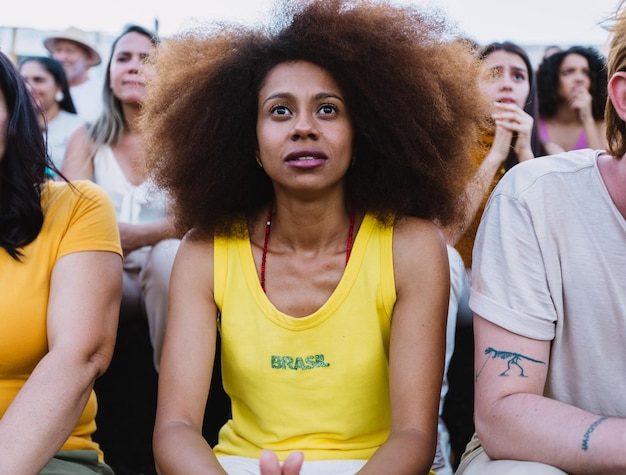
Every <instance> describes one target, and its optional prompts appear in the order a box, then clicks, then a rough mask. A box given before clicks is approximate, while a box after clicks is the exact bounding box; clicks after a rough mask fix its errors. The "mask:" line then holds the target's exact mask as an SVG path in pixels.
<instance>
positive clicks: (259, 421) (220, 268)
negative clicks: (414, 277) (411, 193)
mask: <svg viewBox="0 0 626 475" xmlns="http://www.w3.org/2000/svg"><path fill="white" fill-rule="evenodd" d="M392 234H393V228H392V227H381V225H380V224H379V223H378V222H377V221H376V219H375V218H374V217H373V216H370V215H366V216H365V219H364V220H363V223H362V224H361V227H360V229H359V231H358V234H357V237H356V239H355V242H354V247H353V249H352V253H351V255H350V261H349V262H348V265H347V266H346V269H345V271H344V275H343V277H342V278H341V281H340V282H339V284H338V286H337V288H336V289H335V291H334V293H333V294H332V295H331V296H330V298H329V299H328V301H327V302H326V303H325V304H324V305H323V306H322V307H321V308H320V309H318V310H317V311H316V312H314V313H313V314H311V315H308V316H305V317H303V318H294V317H291V316H289V315H286V314H284V313H282V312H280V311H279V310H277V309H276V308H275V307H274V306H273V305H272V303H271V302H270V301H269V300H268V298H267V297H266V295H265V293H264V292H263V290H262V289H261V285H260V283H259V278H258V275H257V272H256V269H255V266H254V260H253V257H252V252H251V247H250V242H249V239H248V238H244V239H234V238H233V239H228V240H226V239H216V241H215V299H216V302H217V304H218V308H219V309H220V311H221V320H220V334H221V337H222V371H223V383H224V388H225V390H226V392H227V393H228V394H229V396H230V398H231V402H232V419H231V420H230V421H228V422H227V423H226V424H225V425H224V427H222V429H221V431H220V434H219V444H218V445H217V446H216V447H215V453H216V454H217V455H219V456H221V455H239V456H244V457H258V456H259V454H260V451H261V449H262V448H263V449H270V450H273V451H275V452H276V453H277V455H278V457H279V459H281V460H284V458H285V457H286V456H287V455H288V454H289V453H290V452H291V451H293V450H300V451H302V452H304V456H305V460H336V459H361V460H363V459H369V458H370V457H371V456H372V454H373V453H374V452H375V451H376V449H378V447H380V445H382V444H383V443H384V442H385V440H386V439H387V437H388V435H389V429H390V423H391V419H390V400H389V370H388V362H389V361H388V360H389V334H390V329H391V316H392V312H393V307H394V305H395V301H396V293H395V283H394V274H393V255H392Z"/></svg>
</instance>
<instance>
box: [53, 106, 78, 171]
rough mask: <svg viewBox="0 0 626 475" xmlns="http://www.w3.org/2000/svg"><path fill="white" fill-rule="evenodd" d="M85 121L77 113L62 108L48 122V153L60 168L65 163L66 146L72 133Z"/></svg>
mask: <svg viewBox="0 0 626 475" xmlns="http://www.w3.org/2000/svg"><path fill="white" fill-rule="evenodd" d="M83 123H84V121H83V120H82V119H81V118H80V117H78V116H77V115H76V114H72V113H70V112H67V111H64V110H61V111H60V112H59V114H58V115H57V116H56V117H55V118H54V119H52V120H51V121H50V122H48V133H47V135H46V139H47V141H48V154H49V155H50V158H51V159H52V163H54V164H55V166H56V167H57V169H58V170H60V169H61V167H62V165H63V159H64V158H65V148H66V147H67V142H68V141H69V138H70V135H72V133H73V132H74V131H75V130H76V129H77V128H78V127H80V126H81V125H82V124H83Z"/></svg>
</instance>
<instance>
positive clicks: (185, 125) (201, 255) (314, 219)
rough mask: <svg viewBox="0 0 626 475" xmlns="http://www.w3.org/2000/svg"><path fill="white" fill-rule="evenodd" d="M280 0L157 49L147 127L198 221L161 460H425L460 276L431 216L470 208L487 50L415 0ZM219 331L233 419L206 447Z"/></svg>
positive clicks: (177, 267) (180, 209)
mask: <svg viewBox="0 0 626 475" xmlns="http://www.w3.org/2000/svg"><path fill="white" fill-rule="evenodd" d="M281 5H282V6H283V9H282V10H281V9H278V10H277V11H276V18H275V21H276V22H275V23H273V24H271V25H269V27H266V26H263V27H259V28H249V27H248V28H246V27H242V26H233V27H228V26H222V27H214V28H208V29H205V30H201V31H197V32H187V33H186V34H184V35H180V36H178V37H174V38H171V39H169V40H168V41H167V42H166V43H163V44H162V45H161V46H160V47H159V49H158V51H157V54H156V58H155V61H156V62H155V65H154V66H155V68H156V70H157V74H156V76H155V79H154V83H152V84H151V85H150V87H149V89H148V90H149V92H148V97H147V99H146V101H145V109H144V114H143V115H142V118H141V125H142V130H143V132H144V133H145V136H144V137H143V141H144V143H145V144H146V146H147V147H148V153H149V156H150V165H151V168H152V169H153V171H154V174H155V180H156V182H157V184H159V185H161V186H162V187H164V188H165V189H166V190H167V191H168V192H169V194H170V196H171V197H172V199H173V203H174V216H175V217H176V219H177V221H178V225H179V229H181V230H190V231H189V232H188V234H187V235H186V237H185V238H184V239H183V242H182V244H181V247H180V249H179V252H178V254H177V256H176V261H175V264H174V269H173V271H172V283H171V291H170V312H169V315H168V326H167V332H166V338H165V344H164V349H163V357H162V361H161V371H160V374H159V396H158V409H157V420H156V425H155V432H154V453H155V460H156V464H157V468H158V470H159V473H161V474H188V473H207V474H225V473H229V474H240V473H257V474H259V473H261V474H263V475H273V474H282V475H292V474H297V473H302V474H328V473H341V474H354V473H356V472H358V473H361V474H366V473H374V474H380V473H393V474H420V475H426V474H428V473H429V470H430V467H431V464H432V463H433V458H434V453H435V445H436V443H437V421H438V404H439V395H440V389H441V384H442V377H443V366H444V352H445V328H446V312H447V306H448V295H449V290H450V283H449V267H448V261H447V254H446V244H445V240H444V238H443V236H442V233H441V232H440V231H439V229H438V228H437V226H436V225H435V224H433V222H432V221H434V220H437V221H440V222H445V223H447V222H450V221H451V220H454V219H455V217H456V216H457V214H458V209H457V205H458V196H459V193H461V192H462V190H463V189H464V186H465V183H466V181H467V180H468V179H469V178H470V177H471V173H472V165H471V157H470V151H471V149H472V146H473V145H474V144H475V143H476V142H477V140H478V127H477V124H479V123H480V122H481V121H482V120H484V119H483V118H484V117H485V116H486V115H487V104H486V103H484V101H483V100H482V98H481V96H480V94H479V89H478V64H477V62H476V60H475V57H474V56H473V55H472V54H471V52H470V51H469V50H468V49H467V48H466V47H465V46H464V45H462V44H461V43H460V42H449V41H447V40H446V38H447V37H448V36H447V34H448V33H449V31H450V30H448V28H447V25H446V24H445V23H443V22H441V21H440V19H439V18H437V21H434V18H433V17H430V16H429V15H428V14H426V13H425V12H423V11H421V10H418V9H417V7H415V6H413V7H409V6H405V7H399V6H392V5H391V4H387V3H384V2H379V1H375V2H374V1H372V2H369V1H367V0H366V1H360V2H351V1H344V0H336V1H328V0H317V1H316V0H312V1H311V0H309V1H297V2H296V1H293V0H290V1H285V2H282V3H281ZM460 70H462V71H464V74H463V75H458V74H456V72H457V71H460ZM218 332H219V335H220V337H221V364H222V376H223V384H224V389H225V390H226V392H227V393H228V395H229V396H230V399H231V407H232V417H231V419H230V420H229V421H228V422H227V423H226V424H225V425H224V426H223V427H222V429H221V431H220V434H219V441H218V444H217V445H216V446H215V447H214V448H213V449H212V448H211V447H210V446H209V444H208V443H207V441H206V440H205V439H204V438H203V437H202V421H203V416H204V412H205V408H206V403H207V394H208V391H209V387H210V383H211V369H212V368H213V364H214V359H215V351H216V339H217V335H218ZM207 411H211V408H210V407H209V408H208V409H207ZM303 459H304V461H303ZM279 461H280V462H279ZM281 463H282V465H281Z"/></svg>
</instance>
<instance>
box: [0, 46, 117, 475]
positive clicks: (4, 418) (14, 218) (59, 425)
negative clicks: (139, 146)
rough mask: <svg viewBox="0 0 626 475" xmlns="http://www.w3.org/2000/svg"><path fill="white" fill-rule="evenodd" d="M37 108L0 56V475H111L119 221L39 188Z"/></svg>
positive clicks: (92, 199) (78, 194)
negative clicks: (108, 441) (104, 413)
mask: <svg viewBox="0 0 626 475" xmlns="http://www.w3.org/2000/svg"><path fill="white" fill-rule="evenodd" d="M33 104H34V101H33V100H32V97H31V96H30V95H29V92H28V89H27V87H26V83H25V82H24V80H23V79H22V77H21V75H20V74H19V72H18V71H17V69H16V68H15V66H14V65H13V63H12V62H11V61H10V60H9V58H8V57H7V56H5V55H4V54H2V53H0V197H1V198H0V289H2V290H1V292H2V298H0V473H3V474H4V473H7V474H9V473H10V474H13V473H41V474H44V475H45V474H48V473H68V474H72V473H81V474H84V473H94V474H111V473H112V471H111V469H110V468H109V467H108V466H107V465H106V464H105V463H104V458H103V454H102V452H101V451H100V449H99V447H98V444H96V443H95V442H94V441H93V440H92V439H91V434H92V433H93V432H94V431H95V414H96V399H95V395H94V393H93V389H92V388H93V383H94V381H95V379H96V378H97V377H98V376H99V375H101V374H102V373H103V372H104V371H105V370H106V368H107V366H108V364H109V361H110V358H111V356H112V353H113V346H114V342H115V334H116V329H117V314H118V311H119V303H120V298H121V285H122V259H121V257H120V256H121V248H120V243H119V234H118V231H117V226H116V222H115V214H114V212H113V207H112V205H111V203H110V202H109V200H108V199H107V198H106V196H105V195H104V194H103V192H102V191H101V190H100V189H99V188H97V187H95V186H94V185H92V184H89V183H87V182H76V183H75V184H73V185H70V184H69V183H67V182H64V181H58V182H56V181H51V180H46V167H47V166H48V167H51V168H52V169H53V170H54V171H57V170H56V168H55V167H54V165H53V164H52V162H51V161H50V160H49V158H47V156H46V150H45V144H44V140H43V137H42V135H41V130H40V129H39V125H38V122H37V112H36V111H35V108H34V106H33Z"/></svg>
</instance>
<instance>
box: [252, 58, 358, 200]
mask: <svg viewBox="0 0 626 475" xmlns="http://www.w3.org/2000/svg"><path fill="white" fill-rule="evenodd" d="M256 131H257V140H258V147H259V148H258V157H259V159H260V161H261V162H262V164H263V168H264V169H265V172H266V173H267V174H268V176H269V177H270V178H271V179H272V181H273V182H274V186H275V187H276V186H278V187H284V188H291V189H294V190H298V191H304V190H308V191H320V190H322V189H325V188H328V187H333V186H335V185H338V184H339V186H343V177H344V175H345V174H346V171H347V169H348V167H349V166H350V161H351V159H352V138H353V130H352V124H351V121H350V116H349V113H348V110H347V108H346V104H345V102H344V97H343V94H342V92H341V90H340V89H339V86H338V85H337V83H336V82H335V80H334V79H333V77H332V76H331V75H330V74H329V73H328V71H326V70H325V69H322V68H321V67H319V66H316V65H315V64H312V63H308V62H306V61H293V62H288V63H281V64H279V65H277V66H276V67H274V68H273V69H272V70H270V72H269V73H268V74H267V76H266V77H265V82H264V84H263V86H262V88H261V91H260V92H259V102H258V116H257V128H256Z"/></svg>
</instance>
